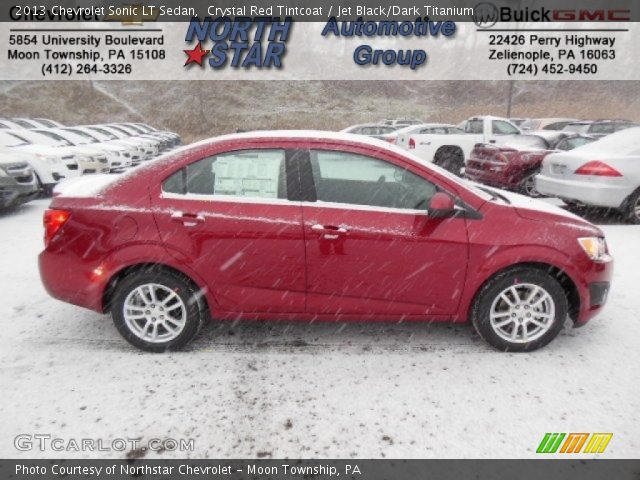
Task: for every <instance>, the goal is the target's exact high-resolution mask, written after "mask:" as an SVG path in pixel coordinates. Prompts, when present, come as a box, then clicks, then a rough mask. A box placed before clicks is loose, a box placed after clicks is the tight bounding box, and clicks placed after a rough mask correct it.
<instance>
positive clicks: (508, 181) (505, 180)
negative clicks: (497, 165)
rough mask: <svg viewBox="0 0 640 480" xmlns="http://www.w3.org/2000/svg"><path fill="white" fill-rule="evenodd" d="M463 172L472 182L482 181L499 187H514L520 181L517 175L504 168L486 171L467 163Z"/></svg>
mask: <svg viewBox="0 0 640 480" xmlns="http://www.w3.org/2000/svg"><path fill="white" fill-rule="evenodd" d="M464 173H465V175H466V176H467V177H468V178H469V179H471V180H473V181H474V182H478V183H484V184H485V185H491V186H494V187H499V188H507V189H513V188H516V187H517V186H518V183H519V182H520V178H519V177H517V176H514V175H509V174H507V172H506V171H504V170H503V171H499V172H487V171H486V170H480V169H476V168H473V167H472V166H469V165H468V164H467V166H466V167H465V170H464Z"/></svg>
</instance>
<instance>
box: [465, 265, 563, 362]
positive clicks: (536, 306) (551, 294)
mask: <svg viewBox="0 0 640 480" xmlns="http://www.w3.org/2000/svg"><path fill="white" fill-rule="evenodd" d="M534 292H535V293H534ZM516 294H517V295H518V297H519V298H520V302H519V303H518V302H516V299H515V295H516ZM529 295H533V296H532V297H531V300H530V301H526V300H528V297H529ZM505 296H506V298H505ZM507 300H508V301H509V302H508V301H507ZM509 303H511V304H513V305H509ZM568 308H569V307H568V301H567V297H566V295H565V292H564V290H563V289H562V286H561V285H560V284H559V283H558V281H557V280H556V279H555V278H553V277H552V276H550V275H548V274H547V273H545V272H543V271H540V270H536V269H532V268H517V269H513V270H509V271H507V272H504V273H501V274H498V275H496V276H495V277H493V278H491V279H490V280H489V281H488V282H487V283H486V284H485V285H484V286H483V287H482V288H481V289H480V291H479V292H478V294H477V295H476V298H475V300H474V303H473V307H472V309H471V323H472V324H473V326H474V327H475V329H476V331H477V332H478V335H480V336H481V337H482V338H483V339H484V340H485V341H486V342H487V343H489V344H490V345H491V346H492V347H494V348H496V349H498V350H500V351H503V352H530V351H533V350H537V349H539V348H541V347H544V346H545V345H547V344H548V343H549V342H550V341H551V340H553V339H554V338H555V337H556V336H557V335H558V333H560V330H562V328H563V326H564V322H565V319H566V318H567V314H568ZM543 315H544V316H543ZM514 329H515V330H516V333H515V337H514V333H513V332H514ZM525 331H526V333H527V335H526V337H528V338H526V337H525Z"/></svg>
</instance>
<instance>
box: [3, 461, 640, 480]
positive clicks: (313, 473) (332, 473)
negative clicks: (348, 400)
mask: <svg viewBox="0 0 640 480" xmlns="http://www.w3.org/2000/svg"><path fill="white" fill-rule="evenodd" d="M639 467H640V462H638V461H632V460H602V461H594V460H588V461H584V460H583V461H577V460H566V461H564V460H528V461H516V460H456V461H454V460H330V459H329V460H322V461H320V460H300V459H287V460H228V459H227V460H148V459H136V460H129V461H126V460H23V461H19V460H0V473H1V474H2V478H13V479H24V480H45V479H53V478H64V479H65V480H77V479H78V480H79V479H87V478H92V479H101V480H107V479H125V478H154V479H167V480H169V479H196V478H206V479H230V480H250V479H253V480H263V479H264V480H267V479H270V480H305V479H308V478H318V479H323V480H324V479H331V478H348V479H361V480H415V479H418V478H430V479H434V480H472V479H473V480H490V479H496V478H505V479H507V478H518V479H521V480H538V479H540V478H544V479H546V480H574V479H576V480H578V479H579V480H595V479H602V478H615V479H616V480H635V479H636V478H637V471H638V468H639Z"/></svg>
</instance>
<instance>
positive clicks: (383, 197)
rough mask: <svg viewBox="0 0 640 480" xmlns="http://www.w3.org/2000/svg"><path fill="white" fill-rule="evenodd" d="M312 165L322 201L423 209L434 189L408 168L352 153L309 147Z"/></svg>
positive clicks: (425, 207)
mask: <svg viewBox="0 0 640 480" xmlns="http://www.w3.org/2000/svg"><path fill="white" fill-rule="evenodd" d="M311 169H312V172H313V180H314V183H315V187H316V192H317V196H318V200H319V201H322V202H331V203H346V204H351V205H367V206H372V207H387V208H401V209H409V210H426V209H427V206H428V204H429V201H430V200H431V197H432V196H433V195H434V194H435V193H436V191H437V188H436V186H435V185H434V184H433V183H431V182H429V181H428V180H425V179H424V178H422V177H419V176H418V175H415V174H414V173H412V172H409V171H408V170H405V169H403V168H401V167H398V166H396V165H393V164H391V163H388V162H385V161H382V160H378V159H375V158H371V157H367V156H364V155H358V154H355V153H347V152H334V151H328V150H312V151H311Z"/></svg>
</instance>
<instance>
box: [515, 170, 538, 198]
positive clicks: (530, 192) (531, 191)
mask: <svg viewBox="0 0 640 480" xmlns="http://www.w3.org/2000/svg"><path fill="white" fill-rule="evenodd" d="M536 175H538V172H537V171H536V172H531V173H528V174H527V176H526V177H524V178H523V179H522V181H521V182H520V193H522V194H524V195H527V196H528V197H532V198H540V197H542V194H541V193H540V192H539V191H538V189H537V188H536Z"/></svg>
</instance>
